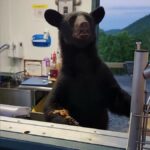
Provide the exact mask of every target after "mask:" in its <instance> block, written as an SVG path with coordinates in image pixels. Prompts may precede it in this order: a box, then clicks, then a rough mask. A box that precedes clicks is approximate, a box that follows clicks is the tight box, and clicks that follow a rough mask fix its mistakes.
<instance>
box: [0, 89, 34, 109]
mask: <svg viewBox="0 0 150 150" xmlns="http://www.w3.org/2000/svg"><path fill="white" fill-rule="evenodd" d="M32 99H33V94H32V92H31V90H24V89H19V88H17V87H15V88H14V87H13V88H12V87H0V104H8V105H16V106H28V107H32V102H33V101H32Z"/></svg>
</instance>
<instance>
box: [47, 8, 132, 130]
mask: <svg viewBox="0 0 150 150" xmlns="http://www.w3.org/2000/svg"><path fill="white" fill-rule="evenodd" d="M104 13H105V12H104V9H103V7H99V8H98V9H96V10H95V11H93V12H91V13H90V14H88V13H85V12H77V13H72V14H68V15H66V16H63V15H61V14H59V13H58V12H57V11H54V10H47V11H46V13H45V18H46V20H47V22H48V23H50V24H51V25H53V26H55V27H57V28H58V29H59V41H60V47H61V53H62V68H61V70H60V74H59V77H58V79H57V82H56V83H55V85H54V88H53V90H52V91H51V92H50V93H49V95H48V97H47V101H46V104H45V111H44V113H45V117H46V120H48V121H51V122H57V123H65V124H75V123H74V121H72V122H71V123H70V121H68V120H67V119H66V118H64V117H63V116H61V115H60V114H57V115H56V114H55V115H53V114H52V113H49V112H53V111H55V110H61V109H66V110H67V111H68V112H69V115H70V116H71V117H72V118H73V119H75V120H76V121H77V122H78V123H79V125H81V126H84V127H92V128H98V129H107V126H108V113H107V111H108V109H109V110H110V111H112V112H113V113H117V114H119V115H125V116H129V114H130V99H131V97H130V96H129V95H128V94H127V93H126V92H125V91H124V90H123V89H121V88H120V86H119V85H118V83H117V82H116V80H115V79H114V77H113V74H112V72H111V71H110V69H109V68H108V67H107V66H106V65H105V64H104V62H103V61H102V60H101V59H100V58H99V57H98V55H97V49H96V34H95V27H96V24H98V23H99V22H100V21H101V20H102V19H103V17H104ZM79 16H80V17H79ZM80 19H81V20H82V21H80ZM83 22H84V23H83ZM82 23H83V24H82ZM84 25H85V26H86V29H87V30H84V29H85V28H82V26H84ZM82 30H83V31H82Z"/></svg>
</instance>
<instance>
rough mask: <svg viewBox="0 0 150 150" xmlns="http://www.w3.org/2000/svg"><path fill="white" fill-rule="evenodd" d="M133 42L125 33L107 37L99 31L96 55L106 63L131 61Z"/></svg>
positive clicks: (131, 37) (133, 39)
mask: <svg viewBox="0 0 150 150" xmlns="http://www.w3.org/2000/svg"><path fill="white" fill-rule="evenodd" d="M135 42H136V41H135V38H134V37H133V36H131V35H129V34H128V32H126V31H124V32H120V33H118V34H117V35H107V34H105V32H104V31H103V30H100V32H99V40H98V48H99V51H98V53H99V55H100V57H101V58H103V59H104V61H108V62H123V61H127V60H133V57H134V49H135Z"/></svg>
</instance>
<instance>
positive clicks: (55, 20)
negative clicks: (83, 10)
mask: <svg viewBox="0 0 150 150" xmlns="http://www.w3.org/2000/svg"><path fill="white" fill-rule="evenodd" d="M44 17H45V19H46V21H47V22H48V23H49V24H51V25H53V26H55V27H57V28H59V27H60V24H61V22H62V19H63V15H61V14H60V13H59V12H57V11H55V10H52V9H48V10H46V11H45V14H44Z"/></svg>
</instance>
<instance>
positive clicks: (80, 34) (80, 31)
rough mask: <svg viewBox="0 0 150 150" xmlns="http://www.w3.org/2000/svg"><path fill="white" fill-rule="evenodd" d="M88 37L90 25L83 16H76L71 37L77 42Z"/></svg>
mask: <svg viewBox="0 0 150 150" xmlns="http://www.w3.org/2000/svg"><path fill="white" fill-rule="evenodd" d="M89 36H90V24H89V22H88V21H87V20H86V19H85V17H84V16H78V17H77V18H76V21H75V25H74V31H73V37H74V38H76V39H79V40H86V39H88V38H89Z"/></svg>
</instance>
